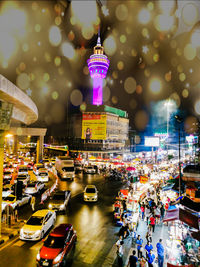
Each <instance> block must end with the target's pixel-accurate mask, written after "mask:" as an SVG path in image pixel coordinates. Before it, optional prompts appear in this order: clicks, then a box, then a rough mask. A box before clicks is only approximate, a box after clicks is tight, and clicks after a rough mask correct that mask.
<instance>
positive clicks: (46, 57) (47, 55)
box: [44, 52, 51, 62]
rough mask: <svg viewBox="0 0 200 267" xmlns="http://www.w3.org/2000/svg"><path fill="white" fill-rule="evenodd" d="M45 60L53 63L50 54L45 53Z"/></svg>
mask: <svg viewBox="0 0 200 267" xmlns="http://www.w3.org/2000/svg"><path fill="white" fill-rule="evenodd" d="M44 58H45V60H46V61H47V62H51V55H50V54H49V53H48V52H45V53H44Z"/></svg>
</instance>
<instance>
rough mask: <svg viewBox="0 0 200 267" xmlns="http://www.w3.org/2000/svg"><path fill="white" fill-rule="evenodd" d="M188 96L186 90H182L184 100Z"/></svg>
mask: <svg viewBox="0 0 200 267" xmlns="http://www.w3.org/2000/svg"><path fill="white" fill-rule="evenodd" d="M188 95H189V92H188V90H187V89H183V91H182V96H183V97H184V98H187V97H188Z"/></svg>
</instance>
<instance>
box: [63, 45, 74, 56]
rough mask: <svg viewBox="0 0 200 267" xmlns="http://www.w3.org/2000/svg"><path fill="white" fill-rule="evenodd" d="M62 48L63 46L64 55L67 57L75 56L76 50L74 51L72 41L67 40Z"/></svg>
mask: <svg viewBox="0 0 200 267" xmlns="http://www.w3.org/2000/svg"><path fill="white" fill-rule="evenodd" d="M61 48H62V52H63V55H64V56H65V57H66V58H68V59H73V58H74V56H75V51H74V48H73V46H72V45H71V44H70V43H67V42H65V43H63V44H62V47H61Z"/></svg>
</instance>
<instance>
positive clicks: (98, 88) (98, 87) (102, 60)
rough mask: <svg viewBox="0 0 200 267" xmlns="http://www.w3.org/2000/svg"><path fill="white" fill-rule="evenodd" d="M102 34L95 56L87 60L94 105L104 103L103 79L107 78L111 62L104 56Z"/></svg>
mask: <svg viewBox="0 0 200 267" xmlns="http://www.w3.org/2000/svg"><path fill="white" fill-rule="evenodd" d="M103 50H104V49H103V46H102V45H101V39H100V34H99V35H98V39H97V45H96V46H95V47H94V54H93V55H91V56H90V58H89V59H88V60H87V63H88V68H89V71H90V76H91V78H92V79H93V102H92V103H93V105H97V106H99V105H102V103H103V79H105V78H106V74H107V71H108V67H109V64H110V61H109V60H108V58H107V56H106V55H104V54H103Z"/></svg>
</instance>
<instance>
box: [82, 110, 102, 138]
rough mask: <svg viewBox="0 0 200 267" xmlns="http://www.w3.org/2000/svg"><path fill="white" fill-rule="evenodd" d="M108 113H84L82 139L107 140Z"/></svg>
mask: <svg viewBox="0 0 200 267" xmlns="http://www.w3.org/2000/svg"><path fill="white" fill-rule="evenodd" d="M106 119H107V116H106V115H100V114H83V117H82V139H86V140H105V139H106Z"/></svg>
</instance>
